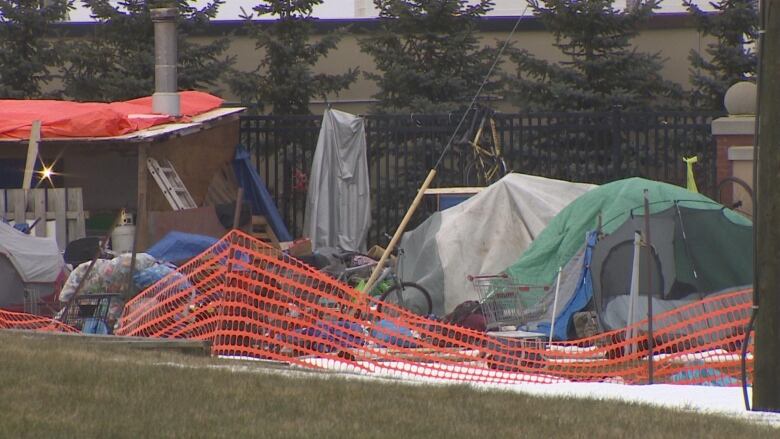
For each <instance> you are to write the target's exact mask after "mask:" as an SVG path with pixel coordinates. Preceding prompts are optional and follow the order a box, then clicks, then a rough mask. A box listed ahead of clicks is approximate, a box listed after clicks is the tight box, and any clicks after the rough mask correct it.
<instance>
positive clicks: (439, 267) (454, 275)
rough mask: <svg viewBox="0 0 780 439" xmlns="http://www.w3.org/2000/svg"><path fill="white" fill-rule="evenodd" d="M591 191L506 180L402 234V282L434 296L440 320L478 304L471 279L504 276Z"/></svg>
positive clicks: (522, 178) (528, 178)
mask: <svg viewBox="0 0 780 439" xmlns="http://www.w3.org/2000/svg"><path fill="white" fill-rule="evenodd" d="M593 187H595V186H593V185H590V184H583V183H571V182H568V181H561V180H553V179H548V178H543V177H536V176H532V175H523V174H508V175H507V176H505V177H504V178H502V179H501V180H499V181H498V182H496V183H494V184H493V185H491V186H489V187H487V188H485V189H483V190H482V191H481V192H480V193H479V194H477V195H475V196H473V197H471V198H469V199H468V200H466V201H464V202H462V203H461V204H458V205H457V206H454V207H451V208H449V209H446V210H444V211H442V212H437V213H435V214H433V215H432V216H431V217H430V218H428V219H427V220H425V221H424V222H423V223H422V224H421V225H420V226H418V227H417V228H416V229H414V230H412V231H410V232H407V233H405V234H404V237H403V240H402V242H401V246H402V247H403V248H404V251H405V254H404V258H403V261H401V262H402V274H403V280H404V281H411V282H416V283H418V284H420V285H422V286H423V287H425V288H426V289H427V290H428V291H429V292H430V293H431V298H432V301H433V312H434V313H435V314H437V315H444V314H446V313H448V312H450V311H452V310H453V309H454V308H455V307H456V306H458V305H459V304H460V303H462V302H464V301H466V300H477V299H478V294H477V292H476V291H475V290H474V288H473V287H472V285H471V284H470V283H469V281H468V280H467V276H468V275H470V274H473V275H476V274H496V273H499V272H501V271H502V270H504V269H505V268H506V267H507V266H509V265H510V264H512V263H513V262H514V261H516V260H517V258H518V257H519V256H520V254H522V253H523V251H524V250H525V249H526V248H527V247H528V245H529V244H530V243H531V241H533V240H534V239H535V238H536V236H537V235H538V234H539V233H541V231H542V230H543V229H544V228H545V227H546V226H547V223H548V222H550V220H551V219H552V218H553V217H554V216H555V215H556V214H557V213H558V212H559V211H560V210H561V209H563V208H564V207H565V206H567V205H568V204H569V203H570V202H571V201H573V200H574V199H576V198H577V197H579V196H580V195H582V194H584V193H585V192H587V191H588V190H590V189H591V188H593ZM575 282H576V280H575Z"/></svg>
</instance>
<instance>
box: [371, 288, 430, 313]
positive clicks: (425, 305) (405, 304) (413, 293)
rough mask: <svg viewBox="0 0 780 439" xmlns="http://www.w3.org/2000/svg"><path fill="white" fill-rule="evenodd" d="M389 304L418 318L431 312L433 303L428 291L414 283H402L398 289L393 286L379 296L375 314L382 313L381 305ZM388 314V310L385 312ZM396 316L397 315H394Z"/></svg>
mask: <svg viewBox="0 0 780 439" xmlns="http://www.w3.org/2000/svg"><path fill="white" fill-rule="evenodd" d="M384 303H391V304H393V305H395V306H397V307H399V308H403V309H406V310H408V311H411V312H413V313H415V314H417V315H420V316H427V315H428V314H430V313H431V311H433V302H432V301H431V295H430V293H428V291H427V290H426V289H425V288H423V287H421V286H420V285H418V284H416V283H414V282H404V283H402V284H401V286H400V288H399V286H398V285H395V286H394V287H393V288H390V289H389V290H387V291H385V293H384V294H382V295H381V296H379V305H378V306H377V312H379V313H382V304H384ZM386 311H388V312H390V310H386ZM396 314H397V313H396Z"/></svg>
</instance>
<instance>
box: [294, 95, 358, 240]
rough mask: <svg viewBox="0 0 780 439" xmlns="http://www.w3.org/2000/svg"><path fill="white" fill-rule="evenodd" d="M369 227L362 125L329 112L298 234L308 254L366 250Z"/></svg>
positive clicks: (313, 167) (344, 114)
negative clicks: (308, 248) (320, 250)
mask: <svg viewBox="0 0 780 439" xmlns="http://www.w3.org/2000/svg"><path fill="white" fill-rule="evenodd" d="M370 225H371V202H370V195H369V180H368V161H367V160H366V131H365V125H364V120H363V119H362V118H360V117H357V116H354V115H352V114H349V113H345V112H343V111H338V110H333V109H329V110H327V111H325V114H323V116H322V127H321V128H320V135H319V139H318V140H317V149H316V150H315V151H314V159H313V161H312V167H311V174H310V177H309V192H308V196H307V198H306V215H305V217H304V225H303V231H304V235H305V236H307V237H309V238H310V239H311V242H312V248H313V249H314V250H316V249H318V248H321V247H338V248H341V249H344V250H350V251H362V252H364V251H365V250H366V235H367V234H368V229H369V227H370Z"/></svg>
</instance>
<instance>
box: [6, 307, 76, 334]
mask: <svg viewBox="0 0 780 439" xmlns="http://www.w3.org/2000/svg"><path fill="white" fill-rule="evenodd" d="M0 329H24V330H30V331H50V332H79V331H78V330H77V329H74V328H71V327H70V326H68V325H66V324H64V323H62V322H58V321H56V320H54V319H52V318H49V317H44V316H36V315H32V314H25V313H21V312H13V311H6V310H4V309H0Z"/></svg>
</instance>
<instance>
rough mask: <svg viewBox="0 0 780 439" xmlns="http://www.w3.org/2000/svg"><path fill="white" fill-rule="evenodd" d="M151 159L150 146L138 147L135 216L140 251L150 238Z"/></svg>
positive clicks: (146, 144)
mask: <svg viewBox="0 0 780 439" xmlns="http://www.w3.org/2000/svg"><path fill="white" fill-rule="evenodd" d="M148 157H149V144H148V143H143V144H141V145H139V146H138V210H137V212H136V215H135V228H136V235H137V236H138V240H137V243H136V244H135V245H137V246H138V248H139V249H144V250H145V249H146V245H147V241H148V239H149V238H148V236H149V231H148V228H149V218H148V217H149V214H148V211H147V206H146V193H147V168H146V159H147V158H148Z"/></svg>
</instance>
